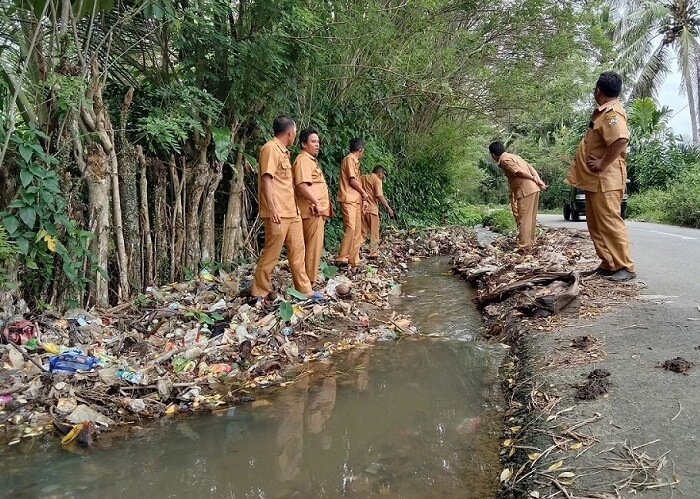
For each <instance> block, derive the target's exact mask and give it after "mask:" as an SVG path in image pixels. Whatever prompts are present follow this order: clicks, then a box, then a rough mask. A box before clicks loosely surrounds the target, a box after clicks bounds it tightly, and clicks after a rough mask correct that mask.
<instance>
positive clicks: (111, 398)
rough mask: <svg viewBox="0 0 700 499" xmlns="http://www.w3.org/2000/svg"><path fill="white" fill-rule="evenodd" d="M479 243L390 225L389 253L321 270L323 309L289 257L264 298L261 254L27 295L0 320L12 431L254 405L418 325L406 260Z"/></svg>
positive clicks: (84, 437)
mask: <svg viewBox="0 0 700 499" xmlns="http://www.w3.org/2000/svg"><path fill="white" fill-rule="evenodd" d="M475 241H476V239H475V236H474V234H473V233H472V232H471V231H469V230H467V229H461V228H452V229H445V228H441V229H432V230H424V231H411V232H400V231H391V232H389V233H388V234H387V236H386V237H385V239H384V240H383V243H382V246H381V248H380V251H381V252H382V256H380V258H379V260H376V261H368V262H367V263H366V265H361V266H358V267H354V268H352V269H349V270H343V271H340V270H338V269H336V268H335V267H333V266H332V265H327V264H323V265H322V270H323V275H322V276H320V277H319V282H318V283H317V285H318V287H319V288H320V289H321V290H322V291H323V292H324V293H325V294H326V295H327V296H328V298H329V300H328V301H327V302H326V303H323V304H319V303H313V302H309V301H307V300H306V297H305V296H304V295H303V294H300V293H298V292H296V291H295V290H294V289H292V288H290V286H291V275H290V273H289V267H288V264H287V263H286V262H281V264H280V265H279V266H278V268H277V271H276V272H275V274H274V276H273V286H274V288H275V291H274V292H273V293H272V294H271V295H270V296H269V297H268V299H267V300H265V302H263V303H259V304H256V305H251V304H249V303H248V298H247V297H246V292H245V291H241V290H243V289H245V288H246V286H248V285H249V283H250V280H251V278H252V274H253V270H254V263H250V264H243V265H241V266H239V267H238V268H236V269H235V271H234V272H231V273H228V272H224V271H223V270H218V271H217V272H210V271H209V270H208V269H203V270H202V271H201V272H200V273H199V274H198V275H197V276H196V277H195V278H194V279H192V280H191V281H189V282H180V283H172V284H169V285H166V286H161V287H158V288H149V289H148V290H146V292H145V293H144V294H142V295H139V296H138V297H137V298H136V299H135V300H133V301H131V302H127V303H122V304H120V305H118V306H116V307H114V308H112V309H110V310H99V311H98V310H89V311H88V310H82V309H72V310H68V311H67V312H65V313H63V314H58V313H51V312H50V311H47V312H44V313H42V314H36V313H31V312H30V311H29V310H26V307H24V308H23V306H22V305H21V304H19V305H18V306H17V307H16V309H15V310H14V314H13V315H10V314H6V315H0V334H1V335H0V365H1V366H2V370H0V439H1V440H4V441H5V442H6V443H7V444H9V445H17V444H21V443H22V442H27V441H30V440H31V437H36V436H38V435H42V434H44V433H47V432H54V431H57V433H58V434H59V435H61V437H62V443H63V444H64V445H66V446H67V447H70V446H74V445H90V443H91V442H92V440H93V439H94V437H95V436H96V435H97V434H99V432H100V431H104V430H108V429H113V428H114V427H117V426H121V425H125V424H130V423H139V422H143V421H147V420H152V419H155V418H160V417H164V416H171V417H174V416H176V415H179V414H185V413H191V412H193V411H216V410H220V409H222V408H225V407H228V406H231V405H234V404H238V403H243V402H246V401H250V400H254V398H255V396H256V394H258V393H260V390H261V389H265V388H270V387H284V386H286V385H287V384H290V383H292V382H293V381H294V378H295V377H296V376H297V375H298V374H299V370H300V366H302V367H303V366H304V365H305V364H307V363H310V362H313V361H315V360H319V359H323V358H326V357H328V356H331V355H333V354H335V353H337V352H341V351H344V350H347V349H350V348H354V347H355V346H357V345H363V344H367V343H372V342H374V341H377V340H392V339H395V338H398V337H399V336H402V335H406V334H415V333H417V330H416V328H415V327H414V326H412V325H411V322H410V318H408V317H403V316H398V317H397V316H395V314H392V313H391V311H390V305H389V297H390V296H397V295H400V294H401V291H400V289H401V288H400V281H401V279H402V276H403V274H404V273H405V272H406V271H407V269H408V265H407V262H410V261H412V260H417V259H420V258H422V257H425V256H431V255H437V254H447V253H454V252H457V251H468V250H469V247H470V246H472V245H474V244H475Z"/></svg>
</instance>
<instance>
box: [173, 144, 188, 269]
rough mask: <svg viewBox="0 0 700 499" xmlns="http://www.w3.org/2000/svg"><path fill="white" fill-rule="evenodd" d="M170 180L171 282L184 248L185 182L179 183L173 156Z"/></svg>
mask: <svg viewBox="0 0 700 499" xmlns="http://www.w3.org/2000/svg"><path fill="white" fill-rule="evenodd" d="M170 179H171V180H172V184H173V199H174V200H175V207H174V208H173V216H172V224H173V225H172V226H173V230H172V231H171V234H172V235H171V239H170V249H171V251H172V255H171V262H172V263H171V267H170V282H173V281H175V277H176V275H177V274H178V270H180V269H181V268H182V262H183V258H182V256H183V255H182V253H183V249H184V247H185V222H184V218H183V209H182V206H183V205H182V193H183V190H184V189H183V187H184V186H185V182H184V181H182V182H181V181H180V176H179V175H178V174H177V169H176V164H175V156H174V155H171V156H170ZM183 179H184V176H183Z"/></svg>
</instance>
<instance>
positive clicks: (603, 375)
mask: <svg viewBox="0 0 700 499" xmlns="http://www.w3.org/2000/svg"><path fill="white" fill-rule="evenodd" d="M609 377H610V371H606V370H605V369H594V370H593V371H591V372H590V373H589V374H588V382H587V383H586V384H583V385H578V386H577V387H576V388H577V391H576V398H577V399H581V400H593V399H595V398H597V397H599V396H600V395H605V394H606V393H608V387H609V386H610V380H609V379H608V378H609Z"/></svg>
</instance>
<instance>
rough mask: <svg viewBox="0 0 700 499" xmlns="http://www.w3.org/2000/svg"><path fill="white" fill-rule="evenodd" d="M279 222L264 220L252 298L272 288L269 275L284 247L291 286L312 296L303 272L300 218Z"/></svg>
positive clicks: (302, 240) (302, 242)
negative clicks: (263, 239) (290, 274)
mask: <svg viewBox="0 0 700 499" xmlns="http://www.w3.org/2000/svg"><path fill="white" fill-rule="evenodd" d="M280 220H281V223H279V224H276V223H272V222H271V221H270V219H269V218H265V219H264V222H265V247H264V248H263V250H262V252H261V253H260V258H258V266H257V268H256V269H255V276H254V277H253V289H252V294H253V296H262V297H263V298H264V297H266V296H267V295H268V293H269V292H270V290H271V289H272V282H271V275H272V271H273V270H274V268H275V265H277V261H278V260H279V258H280V253H281V252H282V246H286V247H287V259H288V260H289V268H290V270H291V271H292V280H293V281H294V287H295V288H296V289H297V290H298V291H301V292H302V293H306V294H308V293H311V291H312V289H311V283H310V282H309V278H308V277H307V275H306V271H305V270H304V233H303V228H302V224H301V217H300V216H299V215H297V216H296V217H295V218H281V219H280Z"/></svg>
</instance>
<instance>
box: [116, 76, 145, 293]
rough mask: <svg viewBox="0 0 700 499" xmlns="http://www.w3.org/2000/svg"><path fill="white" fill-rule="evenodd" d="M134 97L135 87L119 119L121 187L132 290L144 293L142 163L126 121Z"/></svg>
mask: <svg viewBox="0 0 700 499" xmlns="http://www.w3.org/2000/svg"><path fill="white" fill-rule="evenodd" d="M133 96H134V88H133V87H131V88H129V90H128V91H127V93H126V95H125V96H124V103H123V105H122V110H121V115H120V119H119V133H118V135H117V136H118V138H119V140H118V147H119V149H118V150H119V178H120V185H119V186H120V194H121V201H122V203H121V209H122V212H123V215H124V244H125V247H126V258H127V261H128V262H129V267H128V269H127V275H128V278H129V283H130V285H131V286H132V287H134V288H137V289H139V290H143V287H144V282H143V277H142V276H143V269H142V268H141V264H142V262H141V247H142V245H141V227H140V223H139V196H138V187H137V179H136V177H137V175H136V172H137V168H138V164H137V158H136V154H135V152H134V148H133V147H132V146H131V144H130V143H129V141H128V139H127V138H126V126H127V125H126V121H127V117H128V115H129V107H130V106H131V102H132V99H133Z"/></svg>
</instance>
